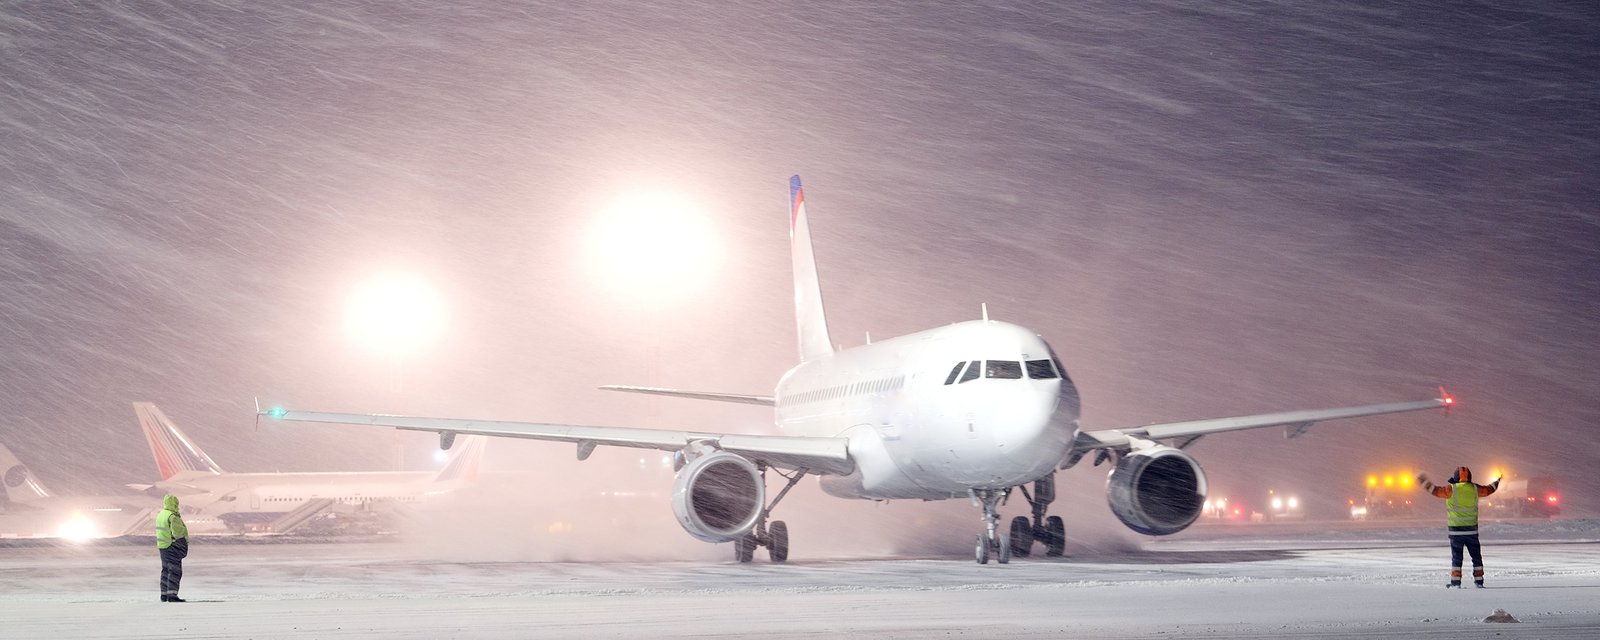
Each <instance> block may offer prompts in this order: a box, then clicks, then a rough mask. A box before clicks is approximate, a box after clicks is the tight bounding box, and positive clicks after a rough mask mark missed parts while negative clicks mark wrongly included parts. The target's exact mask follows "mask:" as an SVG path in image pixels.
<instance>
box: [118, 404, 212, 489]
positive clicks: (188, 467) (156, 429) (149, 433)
mask: <svg viewBox="0 0 1600 640" xmlns="http://www.w3.org/2000/svg"><path fill="white" fill-rule="evenodd" d="M133 412H134V413H135V414H137V415H138V416H139V426H140V427H141V428H143V429H144V439H145V440H146V441H148V442H149V443H150V454H151V455H153V456H155V458H156V469H158V470H159V471H160V472H161V479H162V480H171V479H172V476H175V475H178V474H180V473H184V472H193V473H200V474H206V475H220V474H221V473H222V467H219V466H217V463H215V462H212V461H211V456H208V455H206V452H204V451H201V450H200V446H199V445H196V444H195V443H194V441H193V440H190V439H189V437H188V436H186V435H184V434H183V431H181V430H179V429H178V425H175V424H173V423H172V421H171V420H168V419H167V415H166V414H164V413H161V410H160V409H157V408H156V406H155V405H154V404H151V403H148V402H135V403H133Z"/></svg>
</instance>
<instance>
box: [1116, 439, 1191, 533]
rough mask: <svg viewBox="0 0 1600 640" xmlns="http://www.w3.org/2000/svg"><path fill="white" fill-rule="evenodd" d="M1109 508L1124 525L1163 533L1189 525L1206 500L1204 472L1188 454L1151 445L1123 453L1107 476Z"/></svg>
mask: <svg viewBox="0 0 1600 640" xmlns="http://www.w3.org/2000/svg"><path fill="white" fill-rule="evenodd" d="M1106 500H1107V501H1108V502H1110V503H1111V512H1112V513H1115V514H1117V519H1118V520H1121V521H1122V524H1125V525H1128V528H1129V529H1133V530H1134V531H1138V532H1139V533H1142V534H1145V535H1148V536H1164V535H1169V534H1173V533H1177V532H1179V531H1183V530H1184V529H1185V528H1188V526H1189V525H1191V524H1194V521H1195V520H1196V519H1197V518H1199V517H1200V511H1201V509H1202V508H1203V507H1204V506H1205V500H1206V474H1205V472H1203V471H1201V470H1200V465H1199V464H1198V463H1196V462H1195V461H1194V458H1191V457H1189V455H1188V454H1186V453H1184V452H1182V451H1179V450H1177V449H1174V448H1172V447H1167V446H1159V445H1158V446H1155V447H1150V448H1148V449H1144V450H1141V451H1134V452H1130V453H1128V454H1127V455H1124V456H1122V460H1119V461H1118V462H1117V466H1116V468H1115V469H1112V470H1111V477H1110V478H1109V479H1108V480H1107V481H1106Z"/></svg>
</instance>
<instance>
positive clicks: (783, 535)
mask: <svg viewBox="0 0 1600 640" xmlns="http://www.w3.org/2000/svg"><path fill="white" fill-rule="evenodd" d="M789 195H790V210H789V232H790V246H791V260H792V266H793V270H794V294H795V320H796V324H797V326H798V330H799V357H800V364H798V365H796V366H795V367H794V368H792V369H790V370H789V371H788V372H787V373H785V374H784V375H783V377H782V378H780V379H779V380H778V383H777V386H776V388H775V389H774V390H773V392H772V394H771V395H749V394H738V393H721V392H702V391H685V390H679V389H664V388H653V387H625V386H611V387H605V388H607V389H613V390H617V391H626V392H635V393H646V394H656V395H664V396H675V397H682V398H694V399H701V400H715V401H724V402H740V403H750V404H758V405H768V406H771V407H773V408H774V412H775V421H776V424H777V427H778V431H779V432H781V433H782V435H754V434H746V433H720V432H710V431H671V430H655V429H643V428H632V427H611V426H585V425H574V424H552V423H536V422H503V421H485V420H469V419H452V418H425V417H410V416H392V415H369V414H354V413H327V412H310V411H298V410H285V409H283V408H277V407H275V408H271V409H268V410H265V411H262V410H259V409H258V418H259V417H260V416H264V417H268V418H271V419H279V420H293V421H300V422H326V423H342V424H365V425H376V426H387V427H393V428H397V429H407V430H416V431H432V432H437V433H438V434H439V442H440V445H441V446H442V447H445V448H449V447H450V445H451V443H452V442H453V440H454V439H455V437H456V435H457V434H477V435H488V436H498V437H511V438H531V439H536V440H550V441H557V442H566V443H570V444H573V445H575V446H576V449H577V456H578V459H580V460H582V459H585V458H587V457H588V456H589V455H590V454H591V453H592V452H593V451H594V449H595V447H597V446H601V445H606V446H621V447H640V448H648V449H660V450H664V451H668V452H672V453H673V455H674V456H675V466H676V467H677V470H678V471H677V477H676V479H675V480H674V482H673V488H672V498H671V502H672V508H673V510H674V512H675V513H676V515H677V518H678V521H679V523H680V524H681V525H682V526H683V528H684V530H685V531H687V532H688V533H689V534H690V535H692V536H694V537H696V538H698V539H700V540H704V541H707V542H735V543H736V544H735V557H736V558H737V559H738V560H739V561H741V562H748V561H750V560H751V558H752V556H753V554H754V551H755V549H756V548H757V547H758V546H760V547H766V548H767V549H768V551H769V553H770V555H771V558H772V560H773V561H774V562H782V561H784V560H785V559H786V558H787V557H788V554H789V530H788V526H787V525H786V524H785V523H784V522H782V521H772V522H769V520H770V516H771V514H772V510H773V508H774V507H776V506H777V504H778V503H779V502H780V501H781V500H782V499H783V497H784V496H785V495H786V494H787V493H788V491H789V490H790V489H791V488H793V487H794V485H795V484H796V483H797V482H799V481H800V479H801V478H802V477H804V476H806V475H810V474H815V475H818V476H821V479H820V484H821V487H822V490H823V491H824V492H826V493H828V494H830V495H833V496H836V497H840V498H848V499H865V500H909V499H919V500H944V499H951V498H969V499H971V500H972V501H973V502H974V504H975V505H976V506H978V507H979V508H981V509H982V511H983V521H984V524H985V528H984V531H983V532H981V533H979V534H978V535H977V539H976V545H975V547H974V558H975V559H976V560H977V562H979V563H987V562H988V561H989V560H990V559H991V558H996V559H998V561H999V562H1000V563H1006V562H1009V561H1010V559H1011V556H1012V555H1013V554H1015V555H1019V556H1026V555H1028V554H1029V553H1031V547H1032V545H1033V544H1034V543H1035V542H1041V543H1043V545H1044V546H1045V549H1046V552H1047V553H1048V554H1050V555H1060V554H1061V553H1062V550H1063V548H1064V545H1065V540H1066V532H1065V526H1064V524H1063V521H1062V519H1061V518H1060V517H1059V516H1053V515H1048V507H1049V505H1050V504H1051V503H1052V502H1053V501H1054V499H1055V476H1056V471H1057V470H1058V469H1065V468H1069V467H1072V466H1073V465H1076V464H1078V463H1079V462H1080V461H1082V460H1083V459H1084V458H1086V457H1087V458H1090V459H1091V460H1092V461H1093V464H1094V465H1095V466H1098V465H1100V464H1103V463H1107V462H1110V463H1112V464H1113V468H1112V471H1111V474H1110V477H1109V480H1108V482H1107V499H1108V502H1109V503H1110V507H1111V510H1112V512H1113V513H1114V514H1116V516H1117V518H1118V519H1120V520H1121V521H1122V522H1123V524H1125V525H1127V526H1128V527H1129V528H1131V529H1133V530H1134V531H1138V532H1139V533H1143V534H1147V535H1166V534H1171V533H1175V532H1177V531H1181V530H1183V529H1184V528H1185V527H1188V526H1189V525H1190V524H1191V523H1193V522H1194V521H1195V519H1196V518H1198V517H1199V516H1200V514H1201V510H1202V507H1203V503H1204V501H1205V496H1206V477H1205V474H1204V473H1203V472H1202V471H1201V468H1200V465H1199V463H1197V462H1196V461H1195V459H1194V458H1193V457H1191V456H1190V455H1189V454H1188V453H1185V452H1184V448H1185V447H1187V446H1189V445H1191V444H1193V443H1194V442H1195V441H1196V440H1198V439H1199V438H1201V437H1203V436H1206V435H1209V434H1213V433H1221V432H1225V431H1235V430H1240V429H1256V428H1262V427H1275V426H1281V427H1285V429H1286V434H1287V435H1288V436H1289V437H1295V436H1298V435H1300V434H1302V433H1304V432H1305V431H1306V429H1308V428H1309V427H1310V426H1311V425H1312V424H1313V423H1316V422H1322V421H1326V420H1335V419H1344V418H1356V417H1361V416H1373V415H1380V414H1389V413H1398V412H1403V411H1419V410H1426V409H1442V408H1445V407H1448V406H1450V405H1451V404H1452V403H1453V402H1454V399H1453V398H1452V397H1451V396H1450V395H1449V394H1446V393H1444V390H1443V389H1440V395H1439V397H1436V398H1431V399H1427V400H1417V401H1409V402H1392V403H1387V404H1372V405H1365V406H1355V407H1342V408H1333V409H1316V410H1302V411H1286V412H1280V413H1270V414H1262V415H1251V416H1242V417H1231V418H1218V419H1209V420H1195V421H1186V422H1174V423H1166V424H1150V425H1144V426H1135V427H1125V428H1116V429H1098V430H1083V429H1081V428H1080V426H1079V423H1078V418H1079V409H1080V398H1079V394H1078V388H1077V387H1076V386H1075V385H1074V384H1073V382H1072V379H1071V378H1070V377H1069V376H1068V375H1067V370H1066V368H1065V367H1064V366H1063V365H1062V363H1061V360H1060V358H1058V357H1057V355H1056V353H1055V351H1054V350H1052V349H1051V348H1050V345H1049V344H1047V343H1046V342H1045V341H1044V339H1043V338H1041V337H1040V336H1039V335H1038V334H1036V333H1035V332H1033V331H1030V330H1028V329H1026V328H1024V327H1021V326H1018V325H1015V324H1011V323H1007V322H1000V321H995V320H991V319H989V318H988V312H987V309H985V310H984V312H983V314H982V317H981V319H979V320H974V321H968V322H959V323H956V324H952V325H949V326H944V327H939V328H935V329H929V330H926V331H921V332H917V333H912V334H909V335H905V336H901V337H897V338H891V339H888V340H881V341H875V342H870V343H869V344H865V345H861V346H856V347H851V348H847V349H840V350H836V349H835V348H834V346H833V345H834V343H833V341H832V339H831V337H830V336H829V333H828V324H827V319H826V317H825V314H824V312H823V303H822V291H821V288H820V286H819V283H818V277H817V267H816V261H815V259H814V258H813V253H812V246H811V234H810V222H809V218H808V216H807V214H806V207H805V197H804V193H803V191H802V189H801V184H800V178H799V176H795V177H793V178H791V179H790V185H789ZM1168 443H1170V444H1168ZM768 471H775V472H776V473H778V474H779V475H780V476H781V477H783V478H785V480H786V483H785V484H784V486H783V488H782V489H781V490H779V491H778V493H777V495H776V496H774V497H773V499H772V500H771V501H770V502H768V501H767V491H766V477H767V475H766V474H767V472H768ZM1030 485H1031V486H1032V491H1029V486H1030ZM1014 489H1020V491H1021V493H1022V496H1023V497H1024V498H1025V499H1026V500H1027V501H1028V503H1029V505H1030V507H1031V509H1032V518H1031V519H1030V518H1027V517H1022V516H1018V517H1016V518H1015V519H1013V520H1012V522H1011V528H1010V532H1009V535H1007V533H1006V532H1004V531H1002V528H1001V524H1000V516H999V511H998V509H999V506H1000V502H1001V500H1002V499H1005V498H1006V497H1007V496H1009V495H1010V494H1011V492H1012V491H1013V490H1014Z"/></svg>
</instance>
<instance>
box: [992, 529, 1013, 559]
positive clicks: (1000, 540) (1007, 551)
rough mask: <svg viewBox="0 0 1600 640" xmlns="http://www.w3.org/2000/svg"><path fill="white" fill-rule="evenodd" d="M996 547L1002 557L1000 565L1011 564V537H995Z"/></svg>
mask: <svg viewBox="0 0 1600 640" xmlns="http://www.w3.org/2000/svg"><path fill="white" fill-rule="evenodd" d="M994 542H995V546H996V547H999V549H997V551H998V552H999V554H998V555H999V556H1000V558H999V559H1000V564H1011V537H1010V536H995V541H994Z"/></svg>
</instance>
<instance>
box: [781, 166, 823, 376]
mask: <svg viewBox="0 0 1600 640" xmlns="http://www.w3.org/2000/svg"><path fill="white" fill-rule="evenodd" d="M789 249H790V255H791V258H792V259H793V261H794V318H795V326H796V328H797V329H799V331H800V361H801V362H805V361H807V360H814V359H816V358H820V357H822V356H825V355H828V354H830V353H833V341H832V340H831V339H829V338H828V318H827V314H826V313H824V312H823V310H822V286H821V285H820V284H819V283H818V281H817V259H816V256H814V255H813V254H812V252H811V227H810V224H809V223H808V222H807V221H806V197H805V191H803V190H802V189H801V188H800V176H792V177H790V178H789Z"/></svg>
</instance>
